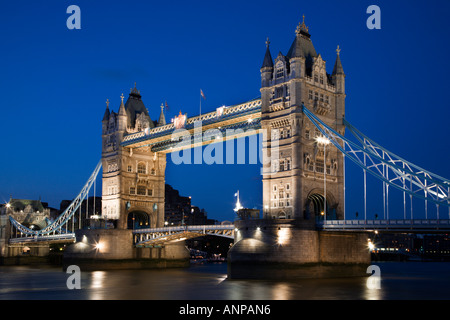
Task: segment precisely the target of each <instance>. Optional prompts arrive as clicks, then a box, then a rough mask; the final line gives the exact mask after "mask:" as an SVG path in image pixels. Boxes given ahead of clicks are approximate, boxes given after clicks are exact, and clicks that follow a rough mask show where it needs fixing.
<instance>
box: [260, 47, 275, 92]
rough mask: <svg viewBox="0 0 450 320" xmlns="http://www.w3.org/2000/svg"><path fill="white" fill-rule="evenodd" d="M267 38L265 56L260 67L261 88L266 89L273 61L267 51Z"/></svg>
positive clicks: (270, 78)
mask: <svg viewBox="0 0 450 320" xmlns="http://www.w3.org/2000/svg"><path fill="white" fill-rule="evenodd" d="M269 44H270V41H269V38H267V40H266V54H265V55H264V61H263V64H262V67H261V87H268V86H269V84H270V80H272V75H273V60H272V55H271V54H270V49H269Z"/></svg>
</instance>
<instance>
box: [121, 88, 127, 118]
mask: <svg viewBox="0 0 450 320" xmlns="http://www.w3.org/2000/svg"><path fill="white" fill-rule="evenodd" d="M123 98H125V97H124V96H123V93H122V95H121V96H120V99H121V100H122V101H121V102H120V107H119V116H126V115H127V113H126V111H125V105H124V104H123Z"/></svg>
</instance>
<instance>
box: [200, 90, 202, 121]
mask: <svg viewBox="0 0 450 320" xmlns="http://www.w3.org/2000/svg"><path fill="white" fill-rule="evenodd" d="M200 115H202V89H200Z"/></svg>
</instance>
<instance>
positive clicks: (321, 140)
mask: <svg viewBox="0 0 450 320" xmlns="http://www.w3.org/2000/svg"><path fill="white" fill-rule="evenodd" d="M316 141H317V143H319V144H324V145H327V144H330V140H328V139H327V138H326V137H325V136H320V137H317V138H316Z"/></svg>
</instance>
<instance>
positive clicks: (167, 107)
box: [165, 101, 169, 111]
mask: <svg viewBox="0 0 450 320" xmlns="http://www.w3.org/2000/svg"><path fill="white" fill-rule="evenodd" d="M165 104H166V111H169V105H168V104H167V101H166V103H165Z"/></svg>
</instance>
